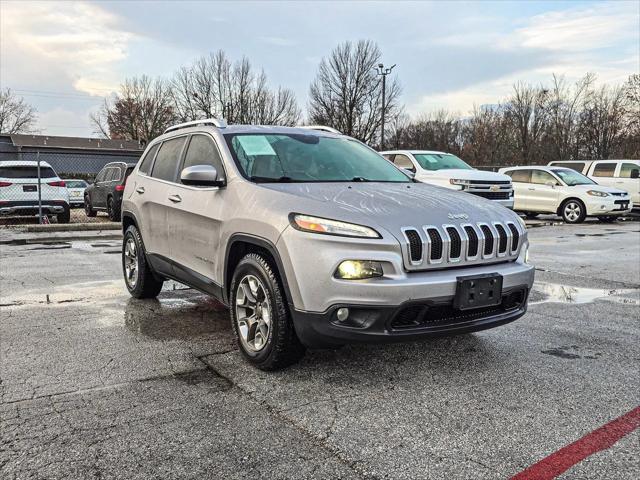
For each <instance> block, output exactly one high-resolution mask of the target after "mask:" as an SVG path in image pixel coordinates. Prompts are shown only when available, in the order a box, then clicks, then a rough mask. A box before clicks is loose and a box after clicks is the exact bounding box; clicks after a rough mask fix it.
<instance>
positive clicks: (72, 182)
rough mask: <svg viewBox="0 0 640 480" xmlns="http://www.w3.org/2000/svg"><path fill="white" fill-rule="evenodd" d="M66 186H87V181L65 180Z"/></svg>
mask: <svg viewBox="0 0 640 480" xmlns="http://www.w3.org/2000/svg"><path fill="white" fill-rule="evenodd" d="M64 183H65V185H66V186H67V188H87V183H86V182H85V181H84V180H65V181H64Z"/></svg>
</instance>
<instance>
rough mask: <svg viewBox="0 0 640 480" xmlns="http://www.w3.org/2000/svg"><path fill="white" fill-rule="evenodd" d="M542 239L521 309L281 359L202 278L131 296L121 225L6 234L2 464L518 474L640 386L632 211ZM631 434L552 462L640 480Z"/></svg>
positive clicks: (624, 404)
mask: <svg viewBox="0 0 640 480" xmlns="http://www.w3.org/2000/svg"><path fill="white" fill-rule="evenodd" d="M530 240H531V244H532V247H531V260H532V262H533V263H534V264H535V265H536V267H537V269H538V271H537V277H536V285H535V289H534V291H533V292H532V297H531V305H530V308H529V312H528V313H527V315H526V316H525V317H523V318H522V319H520V320H518V321H516V322H514V323H512V324H509V325H507V326H503V327H500V328H497V329H494V330H489V331H485V332H481V333H476V334H470V335H464V336H460V337H452V338H445V339H436V340H430V341H426V342H420V343H408V344H395V345H384V346H380V345H377V346H367V345H356V346H347V347H344V348H342V349H340V350H336V351H317V352H309V353H308V354H307V356H306V357H305V358H304V360H303V361H302V362H301V363H300V364H298V365H296V366H294V367H292V368H290V369H288V370H286V371H282V372H277V373H264V372H260V371H257V370H255V369H253V368H252V367H250V366H248V365H247V364H246V363H245V362H243V360H242V359H241V356H240V354H239V353H238V352H237V351H236V350H235V348H234V344H233V341H232V336H231V327H230V323H229V319H228V315H227V312H226V310H225V308H224V307H223V306H222V305H220V304H218V303H216V302H214V301H212V300H210V299H208V298H207V297H206V296H204V295H201V294H199V293H197V292H195V291H193V290H189V289H185V288H184V287H182V286H181V285H178V284H173V283H169V284H166V289H165V291H164V292H163V293H162V294H161V295H160V297H159V300H158V301H139V300H133V299H131V298H130V297H129V296H128V294H127V293H126V290H125V287H124V284H123V282H122V279H121V273H120V263H119V262H120V243H119V241H118V240H114V239H102V240H86V241H69V242H54V243H42V244H38V243H32V244H27V245H1V246H0V256H1V264H0V267H1V268H0V270H1V271H0V275H1V278H0V282H1V292H0V294H1V298H0V303H1V304H2V307H1V312H0V335H1V336H0V365H1V371H0V377H1V383H0V392H1V404H0V421H1V422H2V423H1V443H0V478H3V479H14V478H100V479H105V478H140V479H142V478H144V479H148V478H407V479H415V478H434V479H435V478H450V479H454V478H455V479H458V478H460V479H466V478H490V479H504V478H510V477H512V476H514V475H517V474H518V473H520V472H522V471H523V470H525V469H527V468H528V467H530V466H532V465H534V464H536V463H537V462H539V461H540V460H542V459H544V458H546V457H548V456H549V455H552V454H554V452H557V451H558V450H559V449H562V448H563V447H566V446H567V445H570V444H572V442H576V441H577V440H579V439H581V438H582V437H584V436H585V435H587V434H589V433H590V432H593V431H594V430H596V429H598V428H599V427H602V426H603V425H605V424H608V423H609V422H611V421H613V420H615V419H617V418H618V417H621V416H622V415H624V414H626V413H628V412H630V411H632V410H633V409H635V408H636V407H638V405H639V404H640V394H639V392H640V373H639V370H640V369H639V368H638V365H639V361H640V357H639V354H638V339H639V333H640V223H638V222H624V223H618V224H612V225H605V224H600V223H597V222H589V223H586V224H584V225H580V226H566V225H558V226H542V227H539V228H532V229H530ZM639 440H640V431H639V430H635V431H633V432H631V433H629V434H628V435H626V436H623V437H622V438H621V439H620V440H619V441H617V442H616V443H614V444H613V445H611V446H610V448H604V449H602V450H601V451H598V452H596V453H593V455H590V456H587V457H586V458H585V459H584V460H582V461H580V462H578V463H577V464H576V465H575V466H573V467H571V468H570V469H569V470H567V471H566V472H565V473H564V474H562V475H561V476H560V478H571V479H594V478H616V479H635V478H637V475H638V471H639V470H640V460H639V458H640V456H639V455H638V445H639ZM521 478H552V477H549V476H547V477H535V476H529V477H526V476H521Z"/></svg>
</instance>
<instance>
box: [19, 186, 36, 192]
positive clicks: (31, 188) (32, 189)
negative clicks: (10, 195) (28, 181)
mask: <svg viewBox="0 0 640 480" xmlns="http://www.w3.org/2000/svg"><path fill="white" fill-rule="evenodd" d="M22 191H23V192H37V191H38V186H37V185H23V186H22Z"/></svg>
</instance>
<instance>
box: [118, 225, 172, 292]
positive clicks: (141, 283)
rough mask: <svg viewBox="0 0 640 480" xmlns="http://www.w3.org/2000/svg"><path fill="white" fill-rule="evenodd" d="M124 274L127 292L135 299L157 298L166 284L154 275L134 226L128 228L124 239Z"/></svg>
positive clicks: (138, 233)
mask: <svg viewBox="0 0 640 480" xmlns="http://www.w3.org/2000/svg"><path fill="white" fill-rule="evenodd" d="M122 274H123V275H124V283H125V285H126V286H127V290H129V293H130V294H131V296H132V297H134V298H155V297H157V296H158V294H159V293H160V290H162V285H163V284H164V282H163V281H162V280H158V279H157V278H156V277H155V276H154V275H153V272H152V271H151V268H150V267H149V263H148V262H147V256H146V253H145V250H144V244H143V243H142V237H141V236H140V232H138V229H137V228H136V227H135V226H134V225H131V226H130V227H129V228H127V231H126V232H124V238H123V239H122ZM134 275H135V276H134Z"/></svg>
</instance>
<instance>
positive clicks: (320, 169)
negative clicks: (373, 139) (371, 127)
mask: <svg viewBox="0 0 640 480" xmlns="http://www.w3.org/2000/svg"><path fill="white" fill-rule="evenodd" d="M225 139H226V141H227V144H228V145H229V149H230V150H231V153H232V154H233V157H234V160H235V162H236V164H237V165H238V168H239V169H240V170H241V172H242V174H243V176H245V177H246V178H248V179H249V180H251V181H254V182H411V179H410V178H409V177H408V176H407V175H405V174H404V173H402V172H401V171H400V170H398V169H397V168H396V167H394V166H393V165H392V164H391V163H390V162H389V161H388V160H386V159H384V158H383V157H381V156H380V155H378V154H377V153H375V152H374V151H372V150H370V149H369V148H367V147H365V146H364V145H362V144H361V143H359V142H357V141H355V140H350V139H346V138H334V137H322V136H317V135H313V134H273V135H264V134H257V135H254V134H227V135H225Z"/></svg>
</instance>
